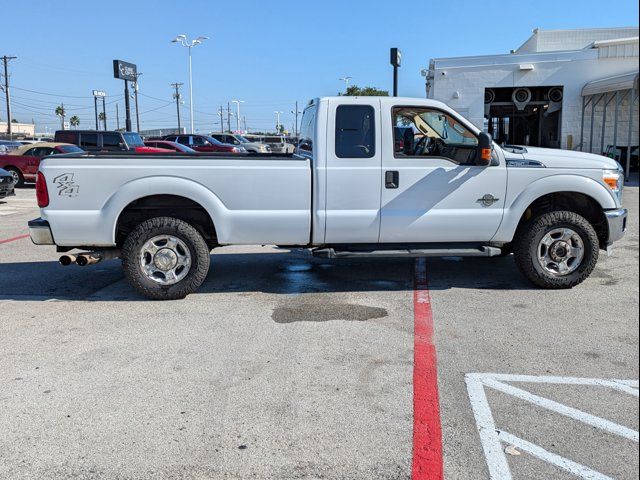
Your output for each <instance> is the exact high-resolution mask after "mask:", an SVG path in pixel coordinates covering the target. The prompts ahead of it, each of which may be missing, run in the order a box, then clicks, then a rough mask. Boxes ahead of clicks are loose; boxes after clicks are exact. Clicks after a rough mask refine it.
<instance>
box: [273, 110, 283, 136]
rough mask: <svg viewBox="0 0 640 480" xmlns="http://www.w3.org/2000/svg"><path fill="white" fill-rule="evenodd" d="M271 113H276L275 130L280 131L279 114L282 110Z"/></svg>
mask: <svg viewBox="0 0 640 480" xmlns="http://www.w3.org/2000/svg"><path fill="white" fill-rule="evenodd" d="M273 113H275V114H276V131H277V133H280V114H281V113H284V112H279V111H278V110H276V111H275V112H273Z"/></svg>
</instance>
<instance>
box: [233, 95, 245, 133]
mask: <svg viewBox="0 0 640 480" xmlns="http://www.w3.org/2000/svg"><path fill="white" fill-rule="evenodd" d="M231 103H235V104H236V107H237V108H236V131H237V132H240V104H241V103H244V100H231Z"/></svg>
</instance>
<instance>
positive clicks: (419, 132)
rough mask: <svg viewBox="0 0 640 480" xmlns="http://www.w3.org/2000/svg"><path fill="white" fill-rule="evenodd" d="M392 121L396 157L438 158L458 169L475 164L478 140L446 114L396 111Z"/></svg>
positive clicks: (412, 109) (416, 109)
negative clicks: (454, 165) (453, 164)
mask: <svg viewBox="0 0 640 480" xmlns="http://www.w3.org/2000/svg"><path fill="white" fill-rule="evenodd" d="M392 118H393V136H394V139H393V140H394V141H393V145H394V155H395V156H396V157H438V158H446V159H448V160H450V161H452V162H454V163H458V164H460V165H474V164H475V155H476V151H477V146H478V138H477V137H476V135H475V134H474V133H473V132H472V131H470V130H469V129H468V128H467V127H465V126H464V125H463V124H462V123H460V122H459V121H458V120H457V119H456V118H455V117H453V116H452V115H450V114H449V113H447V112H443V111H441V110H437V109H434V108H427V107H395V108H394V109H393V111H392Z"/></svg>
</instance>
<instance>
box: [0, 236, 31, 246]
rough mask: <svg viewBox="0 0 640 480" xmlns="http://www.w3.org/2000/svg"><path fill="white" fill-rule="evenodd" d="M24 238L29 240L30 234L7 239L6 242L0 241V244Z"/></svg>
mask: <svg viewBox="0 0 640 480" xmlns="http://www.w3.org/2000/svg"><path fill="white" fill-rule="evenodd" d="M23 238H29V234H28V233H25V234H24V235H18V236H17V237H11V238H5V239H4V240H0V244H3V243H9V242H15V241H16V240H22V239H23Z"/></svg>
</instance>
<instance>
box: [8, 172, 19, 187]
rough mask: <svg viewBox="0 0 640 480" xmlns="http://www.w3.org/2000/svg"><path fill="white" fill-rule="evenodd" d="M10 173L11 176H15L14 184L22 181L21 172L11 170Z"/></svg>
mask: <svg viewBox="0 0 640 480" xmlns="http://www.w3.org/2000/svg"><path fill="white" fill-rule="evenodd" d="M9 173H11V176H12V177H13V184H14V185H17V184H18V183H20V174H19V173H18V172H16V171H15V170H9Z"/></svg>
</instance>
